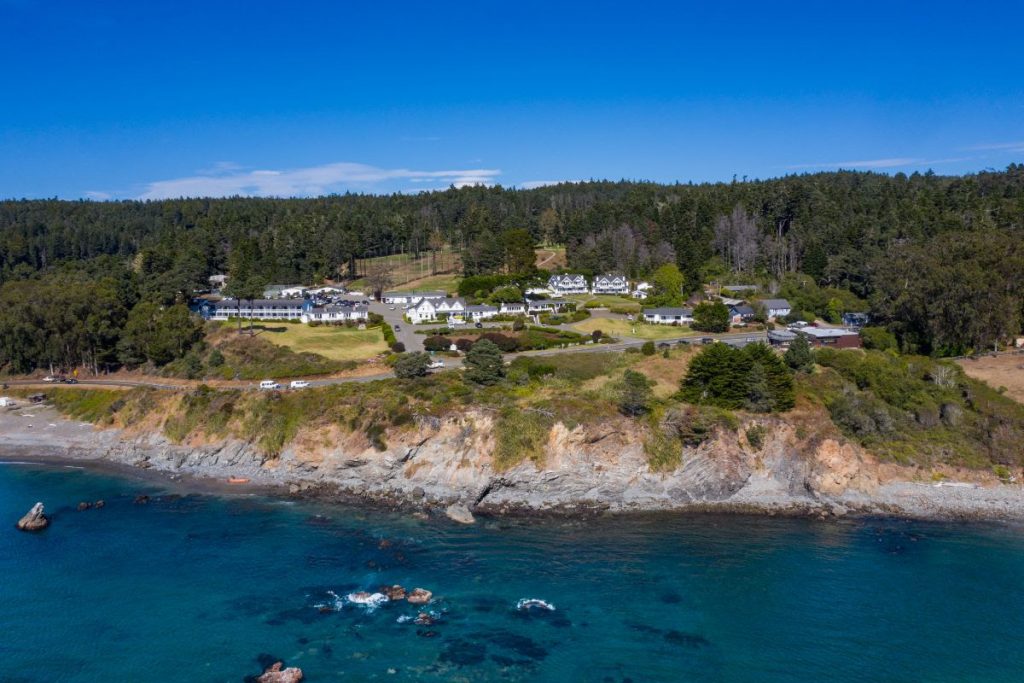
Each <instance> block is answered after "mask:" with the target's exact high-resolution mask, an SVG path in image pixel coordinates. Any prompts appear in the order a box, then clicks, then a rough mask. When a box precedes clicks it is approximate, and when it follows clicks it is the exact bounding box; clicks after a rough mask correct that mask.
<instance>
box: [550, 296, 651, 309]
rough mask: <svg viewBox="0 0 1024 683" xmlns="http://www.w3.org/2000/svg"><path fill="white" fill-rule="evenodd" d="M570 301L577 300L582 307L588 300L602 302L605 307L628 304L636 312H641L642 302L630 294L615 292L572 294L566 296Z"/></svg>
mask: <svg viewBox="0 0 1024 683" xmlns="http://www.w3.org/2000/svg"><path fill="white" fill-rule="evenodd" d="M565 298H566V299H567V300H569V301H575V302H576V303H577V304H579V305H580V307H582V306H583V305H584V304H586V303H587V302H588V301H593V302H596V303H599V304H601V305H602V306H604V307H605V308H612V307H613V306H616V307H618V306H628V307H630V308H631V309H633V310H635V311H636V312H638V313H639V312H640V306H641V304H640V302H639V301H637V300H636V299H634V298H632V297H629V296H618V295H615V294H570V295H569V296H567V297H565Z"/></svg>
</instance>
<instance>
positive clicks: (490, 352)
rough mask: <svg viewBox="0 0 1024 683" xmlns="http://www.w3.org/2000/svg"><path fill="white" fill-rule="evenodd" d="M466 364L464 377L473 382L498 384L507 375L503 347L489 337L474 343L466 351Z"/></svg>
mask: <svg viewBox="0 0 1024 683" xmlns="http://www.w3.org/2000/svg"><path fill="white" fill-rule="evenodd" d="M464 366H465V368H466V371H465V372H464V373H463V377H464V378H465V380H466V381H467V382H471V383H473V384H483V385H489V384H496V383H497V382H499V381H501V378H502V377H504V376H505V364H504V361H503V360H502V358H501V349H499V348H498V347H497V346H496V345H495V343H494V342H492V341H490V340H488V339H481V340H480V341H478V342H477V343H475V344H473V346H472V348H470V349H469V351H468V352H467V353H466V360H465V362H464Z"/></svg>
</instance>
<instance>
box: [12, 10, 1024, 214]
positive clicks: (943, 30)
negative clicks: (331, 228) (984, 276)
mask: <svg viewBox="0 0 1024 683" xmlns="http://www.w3.org/2000/svg"><path fill="white" fill-rule="evenodd" d="M1022 25H1024V3H1021V2H1002V3H997V2H975V3H969V4H968V3H963V2H956V3H954V2H934V1H932V2H928V3H924V2H899V1H896V0H888V1H887V2H878V3H876V2H856V3H833V2H825V1H824V0H821V1H820V2H786V1H785V0H780V1H777V2H770V3H769V2H758V3H753V2H751V3H746V2H738V1H737V2H728V3H709V2H701V3H689V2H673V3H643V2H640V3H623V2H619V3H605V2H594V1H590V2H586V3H555V2H537V3H534V2H529V1H526V2H516V3H497V2H486V1H477V2H464V3H444V2H433V3H430V2H422V1H420V2H410V3H380V2H376V3H360V4H355V3H343V2H329V3H328V2H324V3H318V2H302V3H286V2H258V1H253V0H249V1H247V2H217V1H216V0H206V1H205V2H193V1H191V0H179V1H176V2H173V3H171V2H160V1H157V0H153V1H148V2H138V1H137V0H136V1H135V2H114V1H109V2H88V3H86V2H81V1H80V0H78V1H68V2H61V1H44V0H0V26H3V27H4V30H3V31H2V39H0V64H2V65H3V67H4V68H3V72H2V73H3V81H2V83H0V197H54V196H56V197H62V198H79V197H93V198H136V197H162V196H179V195H190V196H195V195H225V194H269V195H282V196H291V195H311V194H320V193H324V192H343V191H346V190H353V191H362V192H391V191H416V190H418V189H433V188H443V187H447V186H448V185H450V184H457V185H458V184H465V183H477V182H486V183H500V184H502V185H505V186H510V185H516V186H519V187H524V186H532V185H535V184H541V183H544V182H551V181H559V180H580V179H589V178H609V179H619V178H628V179H644V180H657V181H667V182H671V181H677V180H678V181H682V182H686V181H691V180H692V181H707V180H711V181H714V180H729V179H731V178H732V177H733V176H736V177H740V178H742V177H743V176H748V177H751V178H754V177H761V178H763V177H773V176H779V175H784V174H787V173H794V172H805V171H813V170H819V169H833V168H837V167H840V166H842V167H844V168H856V169H873V170H880V171H885V172H896V171H907V172H910V171H914V170H921V171H923V170H926V169H928V168H931V169H934V170H935V172H937V173H959V172H966V171H976V170H979V169H983V168H1002V167H1005V166H1006V165H1007V164H1008V163H1010V162H1020V161H1024V51H1022V50H1021V49H1020V43H1021V38H1020V27H1021V26H1022Z"/></svg>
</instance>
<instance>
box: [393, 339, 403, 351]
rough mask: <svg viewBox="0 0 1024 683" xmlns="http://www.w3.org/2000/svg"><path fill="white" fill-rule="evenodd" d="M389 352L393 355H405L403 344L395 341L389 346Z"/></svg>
mask: <svg viewBox="0 0 1024 683" xmlns="http://www.w3.org/2000/svg"><path fill="white" fill-rule="evenodd" d="M391 350H392V351H394V352H395V353H405V342H400V341H396V342H395V343H394V344H392V345H391Z"/></svg>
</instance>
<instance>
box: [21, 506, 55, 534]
mask: <svg viewBox="0 0 1024 683" xmlns="http://www.w3.org/2000/svg"><path fill="white" fill-rule="evenodd" d="M49 525H50V519H49V518H48V517H47V516H46V515H44V514H43V504H42V503H36V504H35V505H33V506H32V509H31V510H29V511H28V512H27V513H26V514H25V516H24V517H22V518H21V519H19V520H18V528H19V529H21V530H22V531H42V530H43V529H45V528H46V527H48V526H49Z"/></svg>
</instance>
